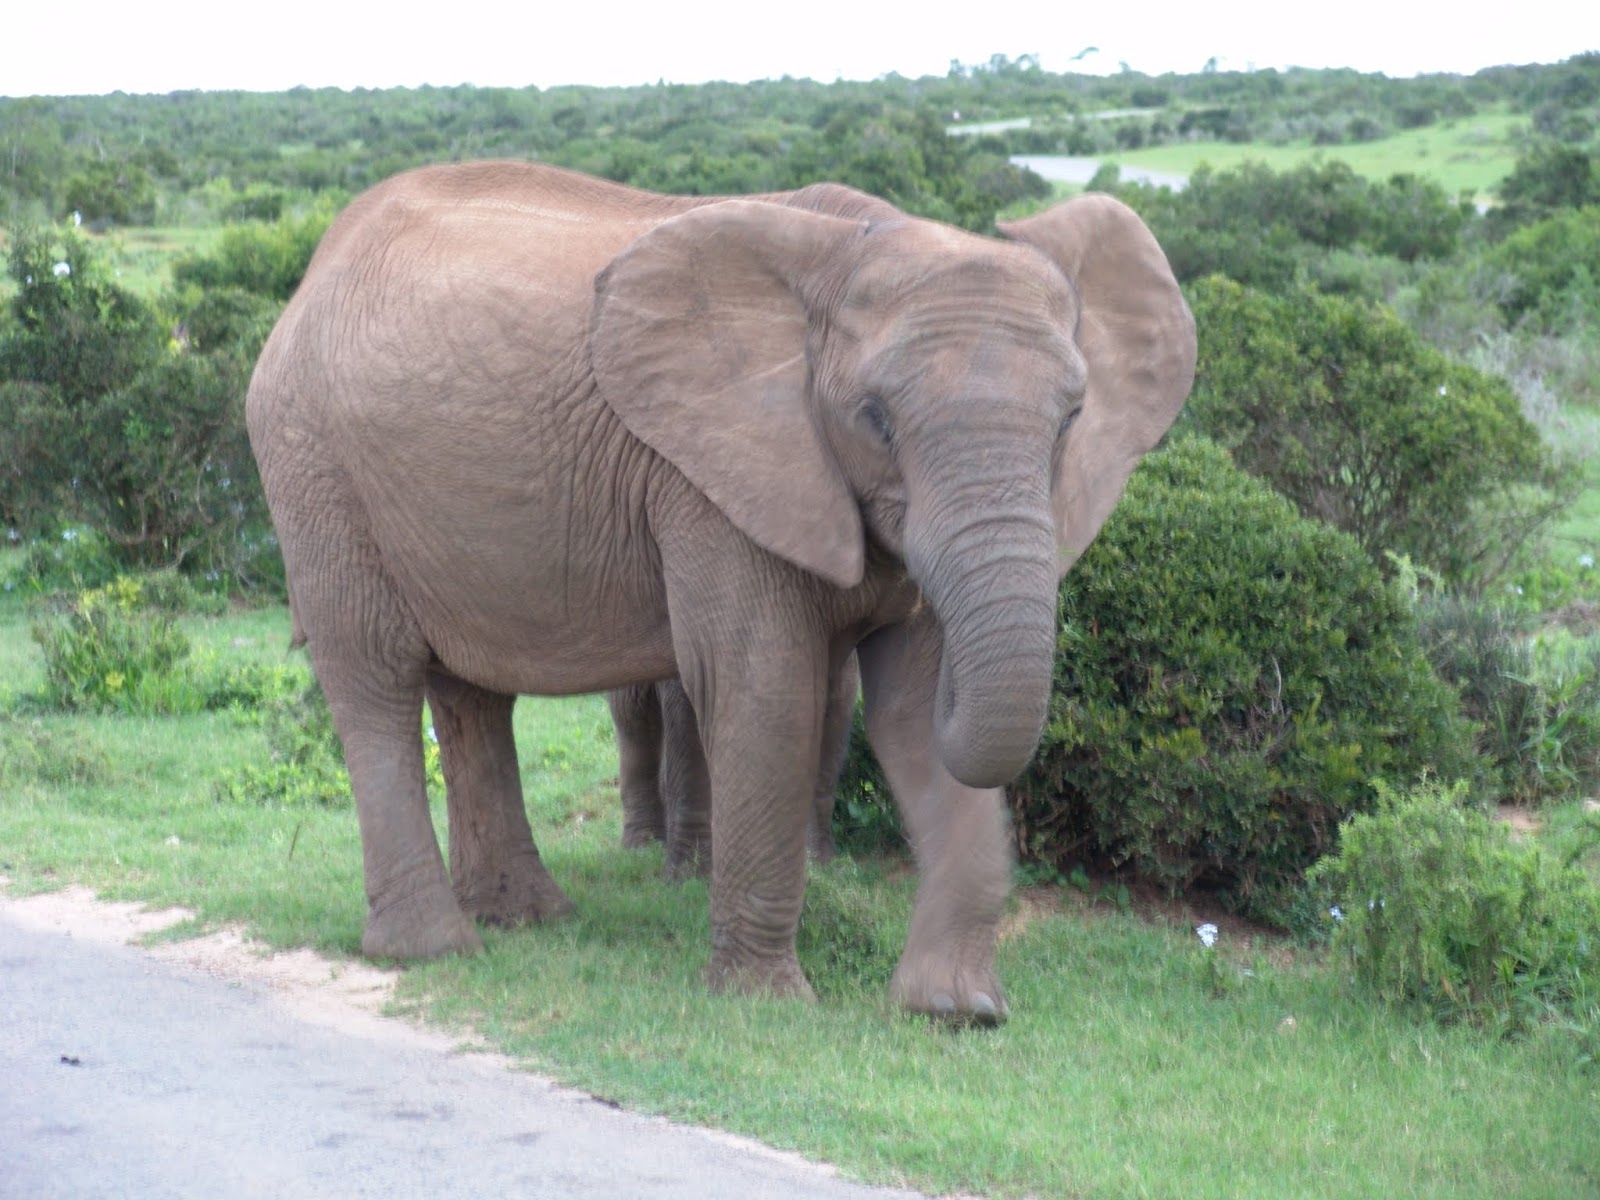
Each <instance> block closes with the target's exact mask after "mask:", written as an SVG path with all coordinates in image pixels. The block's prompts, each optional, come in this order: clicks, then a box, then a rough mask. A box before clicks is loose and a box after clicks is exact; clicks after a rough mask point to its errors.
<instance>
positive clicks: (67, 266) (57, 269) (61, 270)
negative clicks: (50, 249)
mask: <svg viewBox="0 0 1600 1200" xmlns="http://www.w3.org/2000/svg"><path fill="white" fill-rule="evenodd" d="M50 273H51V274H52V275H54V276H55V277H56V278H57V279H60V278H61V277H62V276H63V275H71V274H72V264H71V263H65V262H58V263H57V264H56V265H55V266H53V267H51V268H50Z"/></svg>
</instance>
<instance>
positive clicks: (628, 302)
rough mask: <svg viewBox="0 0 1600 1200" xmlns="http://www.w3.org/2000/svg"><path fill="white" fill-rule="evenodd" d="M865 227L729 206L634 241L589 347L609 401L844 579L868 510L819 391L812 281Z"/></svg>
mask: <svg viewBox="0 0 1600 1200" xmlns="http://www.w3.org/2000/svg"><path fill="white" fill-rule="evenodd" d="M860 228H861V227H860V225H859V224H858V223H857V222H855V221H847V220H841V219H839V218H836V217H825V216H821V215H818V214H816V213H808V212H801V211H797V210H795V209H790V208H784V207H781V206H779V205H775V204H764V203H759V202H754V201H743V200H730V201H727V202H725V203H721V204H711V205H707V206H706V207H704V208H696V209H691V210H689V211H688V212H686V213H684V214H682V215H681V216H677V217H674V218H672V219H671V220H670V221H666V222H664V223H663V224H661V225H659V226H657V227H656V228H655V229H654V230H652V231H651V232H649V233H647V234H645V235H644V236H643V237H641V238H640V239H639V240H638V241H636V242H634V243H633V244H632V245H631V246H629V247H628V248H627V249H626V250H624V251H623V252H622V253H621V254H619V255H618V256H617V257H616V258H615V259H613V260H612V262H611V264H610V265H609V266H608V267H607V268H606V269H605V270H604V271H602V272H601V273H600V275H599V276H598V277H597V278H596V280H595V304H594V324H593V330H592V338H591V341H590V356H591V359H592V361H593V365H594V371H595V377H596V379H597V381H598V383H599V386H600V389H601V393H602V395H603V396H604V397H605V399H606V401H607V403H609V404H610V405H611V407H612V408H613V409H614V410H615V411H616V413H617V415H618V416H619V417H621V418H622V422H623V424H625V425H626V426H627V427H628V429H629V430H630V431H631V432H632V433H633V434H634V435H635V436H636V437H638V438H640V439H641V440H642V441H644V442H646V443H648V444H649V445H650V446H651V447H652V448H654V449H655V450H657V451H658V452H659V453H661V454H662V455H664V456H665V457H666V458H667V459H668V460H669V461H670V462H671V463H672V464H673V466H675V467H677V468H678V470H680V471H682V472H683V474H684V475H685V476H687V477H688V479H689V481H690V482H691V483H693V484H694V485H695V486H696V487H697V488H699V489H700V490H701V491H702V492H704V493H705V495H706V496H707V497H709V498H710V500H711V501H712V503H714V504H715V505H716V506H717V507H718V508H719V509H721V510H722V512H723V513H724V514H725V515H726V516H727V517H728V519H729V520H730V521H732V522H733V523H734V525H736V526H737V527H738V528H739V529H740V530H741V531H742V532H744V533H745V534H747V535H748V536H749V537H750V538H752V539H753V540H754V541H756V542H757V543H759V544H760V545H761V546H763V547H765V548H766V549H768V550H770V551H772V552H773V553H774V554H778V555H781V556H782V557H784V558H786V559H788V560H789V561H790V562H792V563H795V564H797V565H799V566H801V567H804V568H806V569H807V570H808V571H814V572H815V573H817V574H818V575H821V576H822V577H823V578H825V579H828V580H830V581H831V582H833V583H836V584H838V585H839V586H841V587H852V586H854V585H855V584H857V583H859V582H860V581H861V575H862V570H863V566H864V559H865V552H866V548H865V536H864V534H863V531H862V525H861V512H860V509H859V508H858V507H857V505H856V502H855V499H854V497H853V496H852V495H851V493H850V489H849V487H848V485H847V484H846V482H845V479H844V476H843V475H842V473H841V472H840V471H839V469H838V467H837V466H836V465H835V463H834V461H833V457H832V455H831V454H830V453H829V451H828V450H827V449H826V448H825V442H824V440H823V438H822V436H821V433H820V431H819V429H818V427H817V423H816V417H815V415H814V413H813V411H812V406H811V402H810V398H809V395H808V389H809V384H810V372H809V364H808V362H807V358H806V328H807V312H806V307H805V303H804V301H803V300H802V289H801V286H800V285H801V283H802V281H804V280H805V279H806V278H807V277H808V276H810V275H811V274H813V273H814V272H816V271H817V270H818V269H819V267H821V266H822V265H823V264H824V263H826V262H827V261H828V259H829V258H830V257H831V256H833V255H836V254H837V253H838V252H839V250H840V249H842V248H843V247H844V246H845V245H846V244H847V243H848V241H849V240H850V239H851V238H854V237H856V236H857V235H858V234H859V232H860Z"/></svg>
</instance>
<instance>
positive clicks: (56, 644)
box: [30, 577, 205, 715]
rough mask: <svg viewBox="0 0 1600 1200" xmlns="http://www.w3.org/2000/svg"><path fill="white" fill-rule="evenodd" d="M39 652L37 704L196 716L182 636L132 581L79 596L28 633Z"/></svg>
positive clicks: (199, 701) (195, 689) (199, 705)
mask: <svg viewBox="0 0 1600 1200" xmlns="http://www.w3.org/2000/svg"><path fill="white" fill-rule="evenodd" d="M30 632H31V634H32V637H33V640H34V641H35V642H37V643H38V644H39V647H40V649H42V650H43V651H44V663H45V689H44V700H45V703H46V704H48V705H50V706H51V707H54V708H64V709H72V710H88V711H99V712H116V711H120V712H127V713H137V714H142V715H151V714H170V713H183V712H198V711H200V710H201V709H203V708H204V707H205V693H204V691H203V689H201V688H200V687H199V686H198V685H197V684H196V683H195V682H194V680H193V678H192V677H191V675H190V674H189V672H188V671H187V669H186V667H187V664H186V662H185V660H186V659H187V658H188V656H189V639H188V638H187V637H185V636H184V635H183V632H182V631H181V630H180V629H178V627H177V626H176V625H175V624H174V623H173V619H172V616H171V614H170V613H166V612H162V611H159V610H156V609H152V608H150V607H149V606H148V605H147V604H146V603H145V602H144V597H143V594H142V587H141V585H140V583H139V581H138V580H137V579H132V578H127V577H122V578H118V579H116V580H114V581H112V582H111V583H108V584H106V585H105V586H104V587H100V588H94V589H91V590H89V591H85V592H80V593H78V594H77V595H76V596H75V597H73V598H72V599H71V601H70V602H69V603H68V605H67V607H66V609H65V611H62V612H59V613H56V614H54V615H50V616H46V617H44V618H41V619H39V620H36V621H35V622H34V623H33V625H32V628H31V630H30Z"/></svg>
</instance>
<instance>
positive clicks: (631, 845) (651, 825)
mask: <svg viewBox="0 0 1600 1200" xmlns="http://www.w3.org/2000/svg"><path fill="white" fill-rule="evenodd" d="M664 841H666V830H665V829H663V828H662V826H661V822H660V821H659V820H657V821H643V820H637V821H636V820H635V819H634V818H632V817H624V818H623V820H622V848H623V849H624V850H637V849H639V848H640V847H642V846H648V845H650V844H651V843H653V842H664Z"/></svg>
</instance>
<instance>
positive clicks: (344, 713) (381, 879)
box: [263, 470, 483, 958]
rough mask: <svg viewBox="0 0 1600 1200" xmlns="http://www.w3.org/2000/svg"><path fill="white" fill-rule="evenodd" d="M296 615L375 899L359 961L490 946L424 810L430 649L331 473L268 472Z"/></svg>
mask: <svg viewBox="0 0 1600 1200" xmlns="http://www.w3.org/2000/svg"><path fill="white" fill-rule="evenodd" d="M263 475H264V478H265V479H266V480H267V482H268V483H269V488H268V499H269V501H271V502H272V511H273V518H274V521H275V522H276V523H277V526H278V531H279V536H280V538H281V539H282V544H283V550H284V561H285V565H286V566H287V568H288V573H289V585H290V593H291V598H292V601H293V604H294V609H295V617H296V620H297V622H298V623H299V625H300V627H301V628H302V629H303V630H304V631H305V634H306V639H307V643H308V646H309V649H310V651H311V660H312V665H313V666H314V667H315V669H316V674H317V682H318V683H319V684H321V686H322V691H323V694H324V695H325V696H326V697H327V698H328V707H329V708H330V709H331V710H332V712H333V723H334V728H335V729H336V730H337V731H338V733H339V740H340V741H341V742H342V743H343V744H344V757H345V766H346V767H347V768H348V769H349V772H350V788H351V791H352V792H354V793H355V801H356V814H357V817H358V819H359V820H360V823H361V855H362V869H363V875H364V878H365V882H366V892H367V920H366V928H365V930H364V931H363V933H362V937H361V950H362V953H363V954H365V955H367V956H368V957H370V958H432V957H436V956H438V955H441V954H451V953H470V952H472V951H475V950H478V949H481V948H482V946H483V940H482V939H481V938H480V937H479V936H478V931H477V930H476V929H475V928H473V925H472V921H471V920H470V919H468V917H467V916H466V914H465V913H463V912H462V911H461V906H460V905H459V904H457V903H456V898H455V896H454V895H452V894H451V891H450V881H449V879H448V878H447V877H446V875H445V870H444V859H443V857H442V856H441V855H440V853H439V840H438V838H437V837H435V836H434V832H433V820H432V817H431V815H430V814H429V811H428V793H427V788H426V783H425V780H424V775H423V765H422V693H423V687H424V683H425V677H426V674H427V664H428V659H429V650H428V645H427V641H426V639H425V638H424V637H423V636H422V633H421V631H420V630H419V629H418V628H417V626H416V623H415V621H414V620H413V619H412V617H411V614H410V611H409V610H408V609H407V607H406V605H405V603H404V601H403V600H402V599H401V598H400V596H399V594H398V592H397V591H396V590H395V588H394V585H393V583H392V581H391V580H390V578H389V576H388V574H387V573H386V572H385V571H384V569H383V567H382V564H381V557H380V555H379V554H378V551H377V548H376V547H375V546H374V545H373V544H372V541H371V539H370V538H369V537H368V536H367V534H366V532H365V530H364V529H362V528H361V527H360V526H359V525H358V523H357V522H356V521H355V520H354V519H353V517H352V514H354V513H357V512H358V511H359V509H358V507H357V506H356V504H355V501H354V499H353V497H351V496H350V495H349V494H348V491H347V489H346V487H345V486H344V485H343V482H342V481H341V480H340V479H339V478H338V477H337V476H335V475H333V474H332V473H319V472H316V471H312V470H303V471H299V472H296V473H295V474H294V475H293V477H292V478H283V477H281V476H280V475H277V474H274V473H271V472H263Z"/></svg>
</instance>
